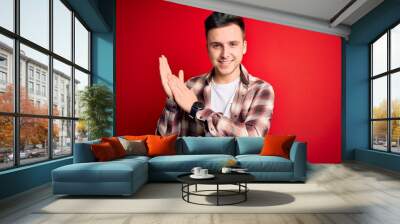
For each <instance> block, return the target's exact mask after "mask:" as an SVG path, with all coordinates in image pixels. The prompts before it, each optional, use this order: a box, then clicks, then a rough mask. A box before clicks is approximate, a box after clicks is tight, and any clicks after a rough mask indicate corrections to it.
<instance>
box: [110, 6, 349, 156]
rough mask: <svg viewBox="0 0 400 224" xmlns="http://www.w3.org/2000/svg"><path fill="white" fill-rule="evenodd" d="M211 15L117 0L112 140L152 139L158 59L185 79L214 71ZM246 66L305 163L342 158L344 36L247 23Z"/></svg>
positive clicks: (276, 128)
mask: <svg viewBox="0 0 400 224" xmlns="http://www.w3.org/2000/svg"><path fill="white" fill-rule="evenodd" d="M209 14H210V11H208V10H203V9H198V8H193V7H188V6H182V5H178V4H175V3H170V2H165V1H158V0H150V1H131V0H117V34H116V35H117V37H116V40H117V43H116V44H117V46H116V59H117V60H116V97H117V102H116V131H117V135H125V134H149V133H151V134H153V133H154V131H155V128H156V122H157V119H158V117H159V115H160V113H161V111H162V108H163V106H164V103H165V94H164V92H163V90H162V87H161V83H160V79H159V73H158V57H159V56H160V55H161V54H165V55H166V56H167V57H168V60H169V62H170V65H171V67H172V71H173V72H176V73H177V71H178V70H179V69H183V70H184V71H185V79H187V78H189V77H192V76H194V75H198V74H202V73H204V72H207V71H209V70H210V69H211V64H210V62H209V60H208V56H207V50H206V42H205V34H204V28H203V26H204V25H203V21H204V19H205V18H206V17H207V16H208V15H209ZM245 23H246V31H247V41H248V51H247V54H246V55H245V57H244V60H243V64H244V65H245V66H246V68H247V69H248V70H249V72H250V73H251V74H253V75H256V76H258V77H260V78H262V79H264V80H266V81H267V82H269V83H271V84H272V86H273V87H274V90H275V109H274V114H273V118H272V127H271V131H270V133H271V134H295V135H296V136H297V139H298V140H301V141H306V142H307V143H308V161H309V162H313V163H338V162H340V161H341V39H340V38H339V37H336V36H332V35H327V34H321V33H317V32H312V31H307V30H302V29H296V28H292V27H288V26H283V25H277V24H273V23H267V22H260V21H256V20H252V19H245Z"/></svg>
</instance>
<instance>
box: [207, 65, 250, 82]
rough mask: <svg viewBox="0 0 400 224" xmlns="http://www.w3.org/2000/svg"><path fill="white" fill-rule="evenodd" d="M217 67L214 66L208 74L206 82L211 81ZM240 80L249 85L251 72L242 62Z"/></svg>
mask: <svg viewBox="0 0 400 224" xmlns="http://www.w3.org/2000/svg"><path fill="white" fill-rule="evenodd" d="M214 72H215V68H213V69H212V70H211V71H210V72H209V73H207V75H206V84H207V85H208V84H209V83H210V82H211V79H212V76H213V75H214ZM240 81H241V82H242V83H243V84H245V85H248V84H249V73H248V71H247V69H246V68H245V67H244V65H242V64H240Z"/></svg>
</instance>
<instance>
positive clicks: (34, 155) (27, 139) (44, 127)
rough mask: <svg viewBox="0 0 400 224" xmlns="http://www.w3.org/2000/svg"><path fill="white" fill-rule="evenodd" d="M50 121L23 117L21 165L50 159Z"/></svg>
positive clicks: (21, 121)
mask: <svg viewBox="0 0 400 224" xmlns="http://www.w3.org/2000/svg"><path fill="white" fill-rule="evenodd" d="M48 121H49V120H48V119H45V118H31V117H21V119H20V152H19V155H20V159H21V161H20V164H28V163H34V162H38V161H41V160H46V159H48V158H49V150H48V149H49V147H48V143H49V142H48V131H49V129H48V127H49V125H48V124H49V122H48Z"/></svg>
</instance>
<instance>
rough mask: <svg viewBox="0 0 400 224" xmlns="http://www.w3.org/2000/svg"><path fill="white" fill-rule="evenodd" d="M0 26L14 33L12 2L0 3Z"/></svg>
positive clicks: (2, 0)
mask: <svg viewBox="0 0 400 224" xmlns="http://www.w3.org/2000/svg"><path fill="white" fill-rule="evenodd" d="M0 26H2V27H3V28H6V29H8V30H10V31H14V0H1V1H0Z"/></svg>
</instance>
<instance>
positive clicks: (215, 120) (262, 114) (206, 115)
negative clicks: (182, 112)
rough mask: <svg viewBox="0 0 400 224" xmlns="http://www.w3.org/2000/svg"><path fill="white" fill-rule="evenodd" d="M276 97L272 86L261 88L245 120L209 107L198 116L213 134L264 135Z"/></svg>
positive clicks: (266, 131) (255, 95)
mask: <svg viewBox="0 0 400 224" xmlns="http://www.w3.org/2000/svg"><path fill="white" fill-rule="evenodd" d="M274 97H275V94H274V90H273V88H272V86H270V85H268V86H264V87H262V88H259V89H258V90H257V92H256V93H255V94H254V97H253V99H252V103H251V105H250V109H249V112H248V113H247V116H246V118H245V120H244V122H238V121H236V120H233V119H231V118H228V117H224V116H223V114H222V113H216V112H214V111H212V110H211V109H210V108H208V107H206V108H204V109H203V110H201V111H199V112H198V113H197V114H196V118H197V119H199V120H202V121H204V122H205V123H206V124H207V126H208V132H209V133H210V134H211V135H212V136H264V135H265V134H266V133H268V130H269V128H270V120H271V116H272V112H273V107H274Z"/></svg>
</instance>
